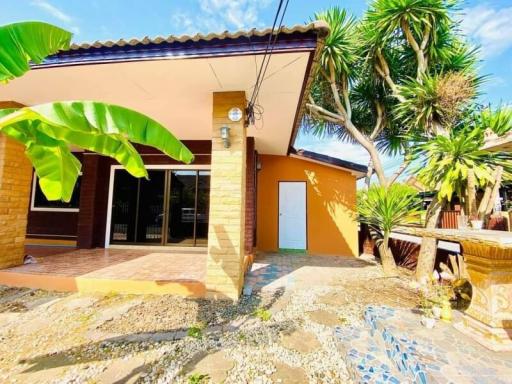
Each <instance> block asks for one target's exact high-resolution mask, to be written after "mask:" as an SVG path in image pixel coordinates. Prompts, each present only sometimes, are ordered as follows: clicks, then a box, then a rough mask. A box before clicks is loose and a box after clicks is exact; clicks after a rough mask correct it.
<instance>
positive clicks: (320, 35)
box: [288, 20, 330, 155]
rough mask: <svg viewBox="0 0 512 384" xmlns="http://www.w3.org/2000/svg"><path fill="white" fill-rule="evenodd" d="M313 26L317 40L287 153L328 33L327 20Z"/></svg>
mask: <svg viewBox="0 0 512 384" xmlns="http://www.w3.org/2000/svg"><path fill="white" fill-rule="evenodd" d="M312 25H314V26H315V30H316V31H317V42H316V48H315V51H314V53H313V55H312V60H311V61H310V63H309V65H308V68H307V70H306V75H305V76H306V79H305V81H304V89H303V90H302V93H301V100H300V103H299V108H298V109H297V114H296V116H295V122H294V126H293V130H292V134H291V136H290V142H289V144H288V155H289V154H290V153H291V151H292V149H293V145H294V143H295V139H296V138H297V134H298V133H299V129H300V124H301V121H302V117H303V116H304V113H305V110H306V103H307V96H308V95H309V92H310V91H311V87H312V86H313V81H314V77H315V73H316V70H317V67H318V66H319V65H320V64H319V63H320V56H321V54H322V50H323V48H324V45H325V38H326V37H327V36H328V35H329V33H330V27H329V24H327V22H325V21H323V20H317V21H314V22H313V23H312Z"/></svg>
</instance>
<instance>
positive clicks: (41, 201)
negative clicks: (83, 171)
mask: <svg viewBox="0 0 512 384" xmlns="http://www.w3.org/2000/svg"><path fill="white" fill-rule="evenodd" d="M81 179H82V176H81V175H80V176H78V179H77V181H76V184H75V189H74V190H73V195H72V196H71V200H70V201H69V203H65V202H63V201H48V200H47V199H46V197H45V195H44V194H43V191H41V187H40V186H39V179H38V178H37V176H36V174H35V173H34V177H33V180H32V202H31V206H30V210H31V211H59V212H78V210H79V207H80V182H81Z"/></svg>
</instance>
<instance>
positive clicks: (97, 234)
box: [77, 153, 110, 249]
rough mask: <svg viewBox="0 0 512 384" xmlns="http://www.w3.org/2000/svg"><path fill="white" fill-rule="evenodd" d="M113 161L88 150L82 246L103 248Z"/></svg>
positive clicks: (84, 170) (84, 169) (79, 232)
mask: <svg viewBox="0 0 512 384" xmlns="http://www.w3.org/2000/svg"><path fill="white" fill-rule="evenodd" d="M109 178H110V160H109V159H108V158H107V157H105V156H101V155H98V154H96V153H85V154H84V157H83V160H82V184H81V186H80V213H79V214H78V228H77V245H78V248H86V249H90V248H96V247H100V248H102V247H103V246H104V245H105V225H106V220H107V210H108V198H107V196H108V186H109Z"/></svg>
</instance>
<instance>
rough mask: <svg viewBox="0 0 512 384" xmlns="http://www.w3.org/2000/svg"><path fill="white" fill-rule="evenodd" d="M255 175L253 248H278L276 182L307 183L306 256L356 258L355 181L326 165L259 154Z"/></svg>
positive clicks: (262, 249)
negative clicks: (255, 243) (256, 214)
mask: <svg viewBox="0 0 512 384" xmlns="http://www.w3.org/2000/svg"><path fill="white" fill-rule="evenodd" d="M259 159H260V161H261V165H262V168H261V170H260V171H259V172H258V206H257V212H258V216H257V248H258V250H260V251H276V250H277V249H278V198H279V196H278V195H279V191H278V183H279V181H306V182H307V220H308V223H307V232H308V241H307V244H308V253H309V254H312V255H339V256H356V255H357V252H358V241H357V223H356V221H355V216H354V215H355V203H356V178H355V176H352V175H351V174H350V173H349V172H346V171H342V170H339V169H336V168H333V167H329V166H326V165H321V164H317V163H312V162H309V161H305V160H301V159H296V158H291V157H286V156H272V155H261V156H260V157H259Z"/></svg>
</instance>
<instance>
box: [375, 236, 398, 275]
mask: <svg viewBox="0 0 512 384" xmlns="http://www.w3.org/2000/svg"><path fill="white" fill-rule="evenodd" d="M379 254H380V261H381V262H382V269H383V270H384V274H385V275H386V276H398V269H397V267H396V263H395V258H394V257H393V252H391V249H389V233H385V234H384V239H383V240H382V242H381V243H380V244H379Z"/></svg>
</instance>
